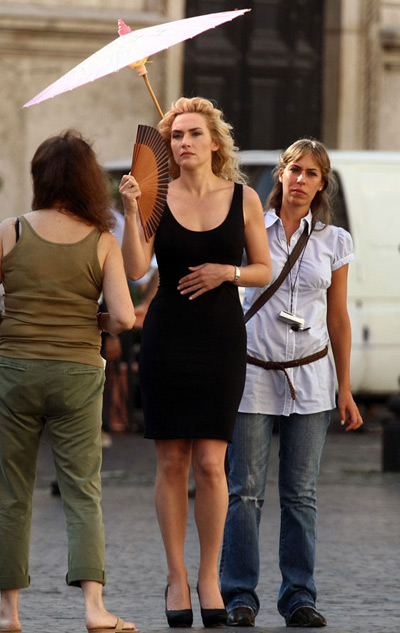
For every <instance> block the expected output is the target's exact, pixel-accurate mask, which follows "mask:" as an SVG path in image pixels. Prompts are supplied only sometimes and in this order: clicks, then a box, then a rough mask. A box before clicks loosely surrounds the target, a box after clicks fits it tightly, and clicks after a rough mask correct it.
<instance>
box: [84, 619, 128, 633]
mask: <svg viewBox="0 0 400 633" xmlns="http://www.w3.org/2000/svg"><path fill="white" fill-rule="evenodd" d="M124 624H125V622H124V621H123V620H122V619H121V618H118V620H117V623H116V625H115V626H102V627H100V628H94V629H88V633H131V632H132V633H140V631H139V629H124Z"/></svg>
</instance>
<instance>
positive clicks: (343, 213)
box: [331, 171, 351, 233]
mask: <svg viewBox="0 0 400 633" xmlns="http://www.w3.org/2000/svg"><path fill="white" fill-rule="evenodd" d="M333 176H334V178H335V180H336V184H337V192H336V194H335V195H334V197H333V199H332V219H331V223H332V224H334V225H335V226H341V227H342V228H344V229H346V231H349V233H351V231H350V226H349V216H348V213H347V209H346V203H345V199H344V193H343V187H342V183H341V180H340V176H339V174H338V173H337V172H336V171H334V172H333Z"/></svg>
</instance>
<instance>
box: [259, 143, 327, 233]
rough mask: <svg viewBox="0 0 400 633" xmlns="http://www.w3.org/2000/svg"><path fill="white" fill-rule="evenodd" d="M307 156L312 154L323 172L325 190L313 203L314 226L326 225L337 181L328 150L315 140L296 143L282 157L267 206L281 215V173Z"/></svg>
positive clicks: (316, 196)
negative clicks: (290, 164) (318, 222)
mask: <svg viewBox="0 0 400 633" xmlns="http://www.w3.org/2000/svg"><path fill="white" fill-rule="evenodd" d="M306 154H312V156H313V158H314V160H315V162H316V163H317V165H318V167H319V168H320V170H321V175H322V180H323V182H324V186H323V189H322V190H321V191H317V193H316V194H315V196H314V198H313V200H312V202H311V211H312V215H313V220H312V223H313V226H314V225H315V223H316V222H317V221H318V220H319V221H320V222H323V223H324V224H329V223H330V221H331V214H332V209H331V197H332V196H333V195H334V193H335V191H336V181H335V179H334V177H333V174H332V170H331V162H330V158H329V155H328V152H327V149H326V147H325V145H323V143H321V142H320V141H317V140H315V139H308V138H303V139H299V140H298V141H295V142H294V143H293V144H292V145H290V147H288V148H287V149H286V150H285V151H284V153H283V154H282V155H281V156H280V159H279V163H278V165H277V166H276V167H275V169H274V171H273V177H274V181H275V185H274V187H273V188H272V191H271V193H270V194H269V196H268V200H267V206H268V208H270V209H275V211H276V212H277V213H278V215H279V211H280V209H281V206H282V195H283V192H282V183H281V182H280V181H279V173H280V171H282V170H284V169H285V167H287V165H289V163H293V162H296V161H297V160H299V159H301V158H303V156H305V155H306Z"/></svg>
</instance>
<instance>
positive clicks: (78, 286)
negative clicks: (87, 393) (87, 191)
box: [0, 216, 103, 367]
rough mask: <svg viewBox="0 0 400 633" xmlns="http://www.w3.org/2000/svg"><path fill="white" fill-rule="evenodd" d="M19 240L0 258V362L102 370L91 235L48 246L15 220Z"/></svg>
mask: <svg viewBox="0 0 400 633" xmlns="http://www.w3.org/2000/svg"><path fill="white" fill-rule="evenodd" d="M20 222H21V235H20V238H19V240H18V241H17V243H16V244H15V246H14V247H13V248H12V250H11V251H10V252H9V253H8V254H7V255H5V256H4V257H3V261H2V275H3V286H4V312H3V315H2V317H3V318H2V321H1V324H0V356H10V357H12V358H38V359H47V360H63V361H73V362H77V363H86V364H89V365H95V366H96V367H103V359H102V358H101V356H100V344H101V340H100V332H99V329H98V325H97V318H96V314H97V311H98V299H99V297H100V294H101V289H102V282H103V274H102V270H101V267H100V263H99V260H98V256H97V246H98V241H99V238H100V235H101V232H100V231H99V230H98V229H93V231H91V233H89V235H87V236H86V237H85V238H84V239H83V240H80V241H79V242H76V243H73V244H59V243H56V242H49V241H48V240H46V239H44V238H42V237H40V235H38V234H37V233H36V231H35V230H34V229H33V228H32V226H31V225H30V223H29V222H28V220H27V219H26V218H25V217H24V216H21V218H20Z"/></svg>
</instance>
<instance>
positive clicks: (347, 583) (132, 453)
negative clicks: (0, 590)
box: [20, 429, 400, 633]
mask: <svg viewBox="0 0 400 633" xmlns="http://www.w3.org/2000/svg"><path fill="white" fill-rule="evenodd" d="M277 443H278V438H277V437H276V436H274V444H275V446H274V449H275V450H274V451H273V455H272V456H271V460H272V461H271V466H270V471H269V476H268V484H267V497H266V503H265V506H264V512H263V520H262V523H261V543H262V573H261V580H260V585H259V594H260V596H261V610H260V613H259V615H258V617H257V622H256V623H257V626H256V628H255V629H253V631H254V632H255V633H257V631H261V630H262V631H264V632H265V633H277V632H279V631H284V630H286V628H285V627H284V621H283V619H282V618H281V617H280V616H279V614H278V613H277V610H276V597H277V592H278V588H279V583H280V576H279V569H278V559H277V550H278V531H279V507H278V498H277V490H276V488H277ZM381 444H382V437H381V434H380V433H379V429H372V431H371V430H370V431H367V432H363V433H356V434H354V433H353V434H351V433H346V434H345V433H344V432H332V433H329V434H328V439H327V443H326V448H325V453H324V456H323V462H322V467H321V475H320V480H319V489H318V504H319V542H318V552H317V563H316V580H317V585H318V589H319V600H318V607H319V608H320V610H321V611H322V612H323V613H324V614H325V615H326V617H327V619H328V629H327V631H329V632H330V633H347V632H349V633H350V632H354V631H359V632H362V633H370V632H371V633H372V632H376V633H386V632H387V633H397V632H398V631H400V616H399V611H400V589H399V587H400V569H399V562H400V561H399V551H400V549H399V546H400V527H399V526H400V521H399V519H400V509H399V501H400V486H399V484H400V473H383V472H382V468H381ZM53 472H54V471H53V466H52V461H51V454H50V449H49V446H48V443H47V440H46V438H45V437H44V438H43V441H42V445H41V450H40V455H39V462H38V478H37V485H36V490H35V498H34V518H33V526H32V547H31V587H30V588H29V589H26V590H23V591H22V592H21V601H20V615H21V620H22V625H23V633H50V632H53V631H57V632H58V633H75V632H78V633H79V632H81V633H84V631H85V630H86V629H85V626H84V620H83V617H82V614H83V602H82V597H81V594H80V590H79V589H76V588H69V587H67V586H66V584H65V581H64V577H65V573H66V558H67V552H66V536H65V527H64V516H63V512H62V507H61V501H60V499H59V498H57V497H54V496H51V494H50V482H51V480H52V479H53ZM154 474H155V453H154V447H153V443H152V442H151V441H147V440H143V439H142V438H141V437H140V436H139V435H137V434H133V433H132V434H128V435H117V436H115V435H114V436H113V445H112V447H111V448H108V449H105V450H104V460H103V510H104V522H105V528H106V540H107V550H106V560H107V572H108V582H107V585H106V587H105V591H104V597H105V603H106V606H107V608H109V609H110V610H112V611H113V612H114V613H117V614H118V615H120V616H121V617H123V618H125V619H132V620H133V621H134V622H135V623H136V625H137V626H138V627H139V628H140V629H141V631H142V632H143V633H144V632H145V631H159V632H160V631H161V632H163V631H164V632H166V631H169V630H170V629H168V627H167V625H166V620H165V616H164V604H163V593H164V586H165V571H166V570H165V557H164V551H163V547H162V543H161V538H160V534H159V530H158V525H157V520H156V515H155V510H154V505H153V483H154ZM186 556H187V566H188V573H189V581H190V585H191V587H192V598H193V608H194V627H193V629H192V630H194V631H196V630H203V629H202V625H201V620H200V612H199V606H198V601H197V597H196V595H195V591H194V587H195V585H196V569H197V564H198V544H197V539H196V530H195V524H194V518H193V499H192V500H191V507H190V517H189V526H188V534H187V547H186Z"/></svg>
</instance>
